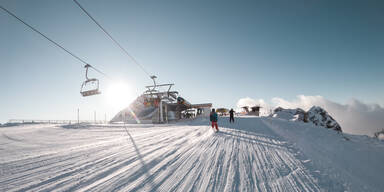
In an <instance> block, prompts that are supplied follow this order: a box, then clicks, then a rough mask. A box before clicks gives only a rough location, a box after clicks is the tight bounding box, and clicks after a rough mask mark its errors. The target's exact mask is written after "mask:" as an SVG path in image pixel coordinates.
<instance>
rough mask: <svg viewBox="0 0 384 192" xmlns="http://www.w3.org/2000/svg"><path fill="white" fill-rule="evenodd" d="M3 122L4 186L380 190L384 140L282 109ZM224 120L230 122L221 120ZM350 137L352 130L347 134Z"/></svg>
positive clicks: (0, 171) (0, 183)
mask: <svg viewBox="0 0 384 192" xmlns="http://www.w3.org/2000/svg"><path fill="white" fill-rule="evenodd" d="M219 126H221V127H220V132H218V133H214V132H213V130H212V129H211V128H210V127H209V126H208V120H207V119H198V120H195V121H193V122H188V123H187V122H184V123H178V124H174V125H127V126H126V129H125V127H124V125H89V124H82V125H80V126H77V125H59V126H58V125H42V124H40V125H19V126H13V127H1V128H0V191H53V190H57V191H382V190H381V189H383V188H384V184H383V183H382V182H381V181H382V179H381V178H382V175H383V171H384V169H383V166H382V164H383V163H382V162H383V160H384V153H383V152H384V142H382V141H379V140H377V139H372V138H369V137H364V136H353V135H341V134H338V133H337V132H336V131H333V130H328V129H324V128H322V129H313V125H310V124H305V123H299V122H290V121H284V120H280V119H276V118H236V123H235V124H229V123H228V119H227V118H220V119H219ZM223 127H224V128H223ZM346 137H347V138H348V139H349V140H346V139H345V138H346Z"/></svg>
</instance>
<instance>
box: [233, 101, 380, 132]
mask: <svg viewBox="0 0 384 192" xmlns="http://www.w3.org/2000/svg"><path fill="white" fill-rule="evenodd" d="M259 101H263V100H254V99H251V98H249V97H247V98H242V99H240V100H239V101H238V103H237V106H238V108H239V107H241V105H243V106H244V105H248V106H252V105H253V104H254V103H252V102H256V103H255V104H259V105H261V106H264V107H265V108H266V111H264V113H267V112H268V111H270V109H271V108H274V107H277V106H280V107H283V108H302V109H304V110H308V109H309V108H311V107H312V106H314V105H316V106H320V107H322V108H324V109H325V110H326V111H328V113H329V114H330V115H331V116H332V117H334V118H335V119H336V121H337V122H338V123H339V124H340V125H341V127H342V129H343V132H346V133H352V134H360V135H370V136H372V135H373V134H374V133H375V132H377V131H379V130H381V129H383V128H384V108H383V107H381V106H380V105H378V104H366V103H363V102H361V101H358V100H356V99H353V100H350V101H349V102H348V103H347V104H340V103H336V102H333V101H330V100H328V99H325V98H324V97H322V96H305V95H299V96H297V98H296V99H295V100H293V101H287V100H285V99H282V98H273V99H272V101H271V103H270V104H267V103H266V102H264V101H263V102H259ZM258 102H259V103H258Z"/></svg>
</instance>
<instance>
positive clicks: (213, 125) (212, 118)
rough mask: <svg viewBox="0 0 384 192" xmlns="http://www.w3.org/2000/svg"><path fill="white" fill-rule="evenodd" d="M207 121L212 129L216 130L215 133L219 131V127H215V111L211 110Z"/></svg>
mask: <svg viewBox="0 0 384 192" xmlns="http://www.w3.org/2000/svg"><path fill="white" fill-rule="evenodd" d="M209 120H210V121H211V123H212V128H216V132H217V131H219V127H218V126H217V113H216V112H215V109H212V112H211V114H210V115H209Z"/></svg>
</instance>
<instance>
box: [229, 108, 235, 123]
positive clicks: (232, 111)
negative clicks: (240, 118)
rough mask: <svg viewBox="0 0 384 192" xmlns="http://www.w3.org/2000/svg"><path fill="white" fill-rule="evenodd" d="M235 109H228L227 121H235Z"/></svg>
mask: <svg viewBox="0 0 384 192" xmlns="http://www.w3.org/2000/svg"><path fill="white" fill-rule="evenodd" d="M234 114H235V111H234V110H233V109H231V110H229V123H231V122H232V123H235V118H234Z"/></svg>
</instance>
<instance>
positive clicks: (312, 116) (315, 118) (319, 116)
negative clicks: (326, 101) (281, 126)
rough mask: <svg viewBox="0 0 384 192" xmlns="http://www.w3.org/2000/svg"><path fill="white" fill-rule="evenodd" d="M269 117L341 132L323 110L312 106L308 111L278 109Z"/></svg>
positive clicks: (337, 125) (334, 121)
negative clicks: (311, 124)
mask: <svg viewBox="0 0 384 192" xmlns="http://www.w3.org/2000/svg"><path fill="white" fill-rule="evenodd" d="M270 117H275V118H280V119H285V120H289V121H298V122H305V123H313V124H314V125H316V126H321V127H325V128H327V129H333V130H335V131H340V132H341V131H342V130H341V127H340V125H339V123H337V121H336V120H335V119H334V118H333V117H332V116H331V115H329V114H328V112H327V111H325V110H324V109H323V108H321V107H318V106H313V107H312V108H311V109H309V110H308V111H304V110H303V109H300V108H296V109H284V108H282V107H278V108H276V109H275V110H274V112H273V114H271V115H270Z"/></svg>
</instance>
